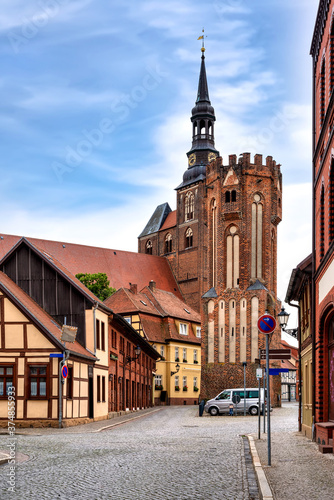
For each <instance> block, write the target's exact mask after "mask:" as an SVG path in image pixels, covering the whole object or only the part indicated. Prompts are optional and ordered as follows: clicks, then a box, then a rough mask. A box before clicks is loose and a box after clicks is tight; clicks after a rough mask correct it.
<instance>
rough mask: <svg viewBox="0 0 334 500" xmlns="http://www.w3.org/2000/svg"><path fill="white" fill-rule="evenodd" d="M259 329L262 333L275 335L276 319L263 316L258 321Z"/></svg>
mask: <svg viewBox="0 0 334 500" xmlns="http://www.w3.org/2000/svg"><path fill="white" fill-rule="evenodd" d="M257 327H258V329H259V330H260V332H262V333H267V334H269V333H273V331H274V330H275V328H276V319H275V318H274V317H273V316H271V314H263V316H260V317H259V319H258V320H257Z"/></svg>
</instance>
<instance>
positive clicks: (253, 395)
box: [247, 391, 259, 399]
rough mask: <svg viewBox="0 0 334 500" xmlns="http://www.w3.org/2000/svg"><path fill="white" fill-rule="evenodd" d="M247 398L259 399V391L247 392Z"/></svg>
mask: <svg viewBox="0 0 334 500" xmlns="http://www.w3.org/2000/svg"><path fill="white" fill-rule="evenodd" d="M247 397H248V398H257V399H258V398H259V391H247Z"/></svg>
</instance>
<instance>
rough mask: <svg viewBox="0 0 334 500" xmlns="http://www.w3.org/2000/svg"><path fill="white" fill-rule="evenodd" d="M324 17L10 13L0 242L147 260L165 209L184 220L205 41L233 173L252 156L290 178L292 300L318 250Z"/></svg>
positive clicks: (187, 9)
mask: <svg viewBox="0 0 334 500" xmlns="http://www.w3.org/2000/svg"><path fill="white" fill-rule="evenodd" d="M317 9H318V1H317V0H293V2H292V1H291V0H270V1H268V0H252V2H250V1H246V0H208V1H207V2H202V1H199V0H179V1H174V0H171V1H168V2H158V1H156V0H147V1H146V0H122V1H121V2H119V1H115V0H105V1H101V0H100V1H98V0H37V1H35V0H30V1H29V2H27V1H26V0H3V2H2V4H1V12H0V36H1V43H0V57H1V74H0V88H1V97H2V98H1V103H0V106H1V111H0V133H1V141H0V148H1V150H0V169H1V182H0V210H1V214H2V217H1V226H0V232H2V233H9V234H18V235H25V236H31V237H37V238H45V239H53V240H60V241H64V242H72V243H82V244H88V245H94V246H103V247H108V248H113V249H119V250H130V251H137V236H138V235H139V234H140V233H141V231H142V229H143V228H144V227H145V225H146V223H147V221H148V219H149V218H150V216H151V215H152V213H153V211H154V209H155V207H156V206H157V205H159V204H161V203H164V202H168V203H169V205H170V206H171V208H172V209H173V210H174V209H175V208H176V207H175V204H176V192H175V187H176V186H178V185H179V184H180V182H181V180H182V176H183V173H184V171H185V170H186V168H187V157H186V152H187V151H189V149H190V147H191V123H190V115H191V109H192V107H193V106H194V103H195V99H196V94H197V85H198V76H199V69H200V57H201V52H200V47H201V41H198V37H199V36H200V35H201V34H202V29H203V28H204V29H205V35H206V38H205V45H206V52H205V55H206V69H207V78H208V85H209V93H210V99H211V102H212V105H213V106H214V108H215V113H216V125H215V139H216V148H217V149H218V150H219V151H220V154H221V156H222V157H223V161H224V163H226V161H227V158H228V155H229V154H237V155H239V154H241V153H243V152H251V153H252V155H253V154H255V153H259V154H263V157H264V158H265V157H266V156H267V155H270V156H273V158H274V159H275V160H276V162H277V163H280V164H281V165H282V166H281V171H282V174H283V221H282V223H281V224H280V225H279V230H278V296H279V298H280V299H281V300H284V298H285V294H286V289H287V286H288V283H289V279H290V275H291V272H292V269H293V268H294V267H296V265H297V264H298V263H299V262H301V261H302V260H303V259H304V258H305V257H307V255H309V254H310V253H311V204H312V201H311V168H312V167H311V166H312V161H311V111H312V110H311V104H312V90H311V79H312V61H311V56H310V55H309V52H310V45H311V40H312V34H313V28H314V23H315V17H316V13H317ZM287 309H288V308H287ZM289 312H292V313H293V311H292V310H291V308H290V309H289ZM292 316H293V314H292ZM296 324H297V323H296V319H295V324H292V323H291V324H290V325H289V327H294V326H296Z"/></svg>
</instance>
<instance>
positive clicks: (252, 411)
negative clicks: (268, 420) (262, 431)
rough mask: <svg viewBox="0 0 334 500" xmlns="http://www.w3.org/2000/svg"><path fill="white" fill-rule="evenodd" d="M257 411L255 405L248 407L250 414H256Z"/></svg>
mask: <svg viewBox="0 0 334 500" xmlns="http://www.w3.org/2000/svg"><path fill="white" fill-rule="evenodd" d="M257 412H258V409H257V407H256V406H252V407H251V408H249V413H250V414H251V415H257Z"/></svg>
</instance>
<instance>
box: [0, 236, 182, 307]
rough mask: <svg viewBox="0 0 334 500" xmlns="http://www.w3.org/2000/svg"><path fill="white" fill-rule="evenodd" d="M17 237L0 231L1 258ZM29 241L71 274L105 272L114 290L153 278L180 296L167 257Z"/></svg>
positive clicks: (161, 285) (46, 241)
mask: <svg viewBox="0 0 334 500" xmlns="http://www.w3.org/2000/svg"><path fill="white" fill-rule="evenodd" d="M20 239H21V237H20V236H15V235H8V234H2V235H1V236H0V259H2V258H3V257H4V256H5V255H6V254H7V253H8V252H9V251H10V250H11V249H12V247H13V246H14V245H15V244H16V243H18V241H19V240H20ZM29 242H30V243H31V244H32V245H35V246H36V247H38V248H39V249H40V250H41V251H44V252H46V253H47V254H49V255H51V256H53V257H54V258H55V259H56V260H57V261H58V263H60V264H61V265H62V266H64V267H65V268H66V269H67V271H68V272H70V273H71V274H72V275H74V276H75V275H76V274H77V273H89V274H94V273H105V274H106V275H107V277H108V280H109V281H110V286H112V287H114V288H116V289H118V288H121V287H122V286H125V287H127V286H129V283H131V282H132V283H137V284H138V288H139V289H141V288H143V287H144V286H145V285H146V284H147V283H148V282H149V281H150V280H153V281H155V282H156V283H157V286H158V287H159V288H161V289H163V290H167V291H169V292H172V293H174V294H175V295H176V296H177V297H179V298H180V299H182V294H181V292H180V290H179V287H178V285H177V283H176V280H175V278H174V276H173V273H172V271H171V268H170V266H169V263H168V260H167V259H165V258H164V257H158V256H155V255H146V254H142V253H135V252H126V251H120V250H112V249H109V248H101V247H93V246H87V245H78V244H75V243H65V242H63V241H51V240H42V239H38V238H29Z"/></svg>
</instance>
